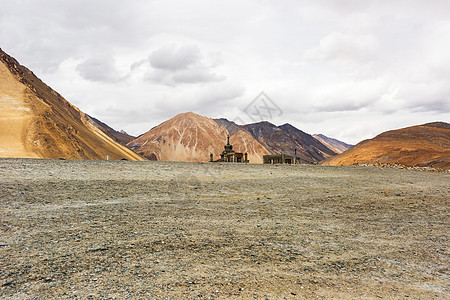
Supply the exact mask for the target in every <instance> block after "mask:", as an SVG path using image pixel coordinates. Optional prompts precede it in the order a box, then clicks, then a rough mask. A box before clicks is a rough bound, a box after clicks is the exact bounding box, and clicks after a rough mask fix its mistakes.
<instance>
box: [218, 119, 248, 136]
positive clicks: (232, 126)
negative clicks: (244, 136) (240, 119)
mask: <svg viewBox="0 0 450 300" xmlns="http://www.w3.org/2000/svg"><path fill="white" fill-rule="evenodd" d="M214 121H215V122H216V123H217V125H219V126H223V127H225V128H226V129H227V130H228V132H229V133H230V136H231V135H234V134H235V133H237V132H238V131H239V130H242V126H240V125H238V124H236V123H234V122H232V121H228V120H227V119H224V118H220V119H214Z"/></svg>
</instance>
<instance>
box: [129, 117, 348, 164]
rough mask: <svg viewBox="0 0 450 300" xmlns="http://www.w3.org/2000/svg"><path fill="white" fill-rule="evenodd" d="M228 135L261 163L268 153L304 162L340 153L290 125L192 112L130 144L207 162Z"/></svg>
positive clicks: (162, 156) (145, 151) (149, 154)
mask: <svg viewBox="0 0 450 300" xmlns="http://www.w3.org/2000/svg"><path fill="white" fill-rule="evenodd" d="M227 136H230V143H231V144H232V145H233V147H234V150H235V151H236V152H242V153H245V152H247V153H248V157H249V160H250V162H253V163H261V162H262V159H263V155H265V154H281V153H285V154H289V155H294V154H295V153H296V155H297V157H298V158H300V160H301V161H302V162H305V163H314V162H319V161H321V160H324V159H325V158H328V157H331V156H334V155H336V154H337V152H334V151H333V150H332V149H330V148H329V147H327V146H326V145H324V144H323V143H322V142H320V141H319V140H318V139H316V138H314V137H313V136H312V135H310V134H307V133H305V132H303V131H301V130H299V129H297V128H295V127H294V126H292V125H290V124H284V125H281V126H276V125H274V124H272V123H269V122H267V121H263V122H258V123H253V124H247V125H238V124H236V123H234V122H232V121H229V120H227V119H211V118H208V117H204V116H200V115H198V114H195V113H192V112H189V113H182V114H179V115H177V116H175V117H173V118H171V119H170V120H168V121H166V122H163V123H162V124H160V125H158V126H156V127H154V128H152V129H151V130H149V131H148V132H146V133H144V134H143V135H141V136H140V137H138V138H137V139H135V140H132V141H131V142H129V143H128V144H127V146H128V147H129V148H130V149H133V150H134V151H135V152H137V153H139V154H140V155H142V156H144V157H146V158H148V159H150V160H180V161H198V162H202V161H203V162H205V161H208V160H209V157H210V154H213V156H214V157H216V159H217V158H218V157H219V154H220V153H221V152H222V151H223V149H224V148H223V147H224V145H225V143H226V139H227ZM336 143H337V141H336ZM343 145H344V143H343Z"/></svg>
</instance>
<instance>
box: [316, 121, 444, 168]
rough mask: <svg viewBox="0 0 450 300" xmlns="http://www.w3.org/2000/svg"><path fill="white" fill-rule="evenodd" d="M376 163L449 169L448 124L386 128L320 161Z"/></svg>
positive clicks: (434, 123) (328, 163) (335, 163)
mask: <svg viewBox="0 0 450 300" xmlns="http://www.w3.org/2000/svg"><path fill="white" fill-rule="evenodd" d="M377 163H381V164H397V163H398V164H402V165H405V166H418V167H433V168H442V169H450V124H448V123H445V122H433V123H428V124H423V125H418V126H411V127H406V128H402V129H398V130H390V131H386V132H383V133H381V134H379V135H378V136H376V137H374V138H373V139H370V140H365V141H362V142H360V143H359V144H357V145H356V146H354V147H352V148H351V149H349V150H347V151H345V152H344V153H341V154H339V155H337V156H335V157H332V158H329V159H327V160H325V161H323V162H322V163H321V164H323V165H353V164H377Z"/></svg>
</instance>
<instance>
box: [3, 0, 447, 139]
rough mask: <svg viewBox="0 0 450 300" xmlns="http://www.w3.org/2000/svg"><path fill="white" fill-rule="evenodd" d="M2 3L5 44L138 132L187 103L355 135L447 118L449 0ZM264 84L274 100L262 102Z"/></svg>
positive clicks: (241, 117) (99, 113) (215, 113)
mask: <svg viewBox="0 0 450 300" xmlns="http://www.w3.org/2000/svg"><path fill="white" fill-rule="evenodd" d="M0 7H1V9H0V47H1V48H2V49H3V50H4V51H5V52H7V53H8V54H10V55H11V56H13V57H15V58H16V59H18V60H19V62H20V63H21V64H23V65H25V66H27V67H28V68H30V69H31V70H32V71H33V72H34V73H35V74H36V75H37V76H38V77H40V78H41V79H42V80H43V81H44V82H46V83H47V84H48V85H50V86H51V87H52V88H53V89H55V90H56V91H58V92H59V93H61V94H62V95H63V96H64V97H65V98H66V99H67V100H68V101H70V102H71V103H72V104H74V105H76V106H78V107H79V108H80V109H81V110H82V111H84V112H86V113H88V114H90V115H92V116H94V117H96V118H98V119H100V120H101V121H103V122H106V123H107V124H109V125H110V126H112V127H113V128H115V129H117V130H119V129H124V130H125V131H127V132H128V133H130V134H134V135H138V134H141V133H144V132H146V131H147V130H149V129H150V128H152V127H153V126H156V125H158V124H159V123H161V122H163V121H165V120H167V119H169V118H171V117H173V116H174V115H176V114H178V113H181V112H186V111H192V112H195V113H198V114H201V115H205V116H208V117H224V118H227V119H229V120H236V121H237V122H238V123H249V122H252V121H254V120H256V121H259V120H260V119H262V118H264V119H267V120H268V121H270V122H272V123H274V124H276V125H281V124H284V123H290V124H292V125H294V126H296V127H297V128H299V129H301V130H303V131H306V132H308V133H311V134H312V133H323V134H325V135H328V136H330V137H334V138H338V139H341V140H343V141H345V142H349V143H357V142H359V141H361V140H362V139H366V138H372V137H374V136H375V135H377V134H379V133H381V132H383V131H386V130H390V129H396V128H401V127H407V126H411V125H418V124H422V123H426V122H431V121H438V120H441V121H446V122H449V121H450V1H448V0H403V1H402V0H377V1H371V0H314V1H310V0H308V1H306V0H304V1H302V0H285V1H282V0H280V1H269V0H246V1H242V0H239V1H235V0H227V1H214V0H193V1H182V0H178V1H172V0H165V1H163V0H160V1H156V0H155V1H153V0H133V1H123V0H120V1H119V0H103V1H96V0H64V1H57V0H53V1H52V0H21V1H11V0H0ZM262 91H263V92H264V93H265V94H266V95H267V96H268V97H269V98H270V99H267V98H265V97H263V98H258V99H256V100H255V98H256V97H257V96H258V95H259V94H260V93H261V92H262ZM254 100H255V101H254ZM267 108H269V110H267ZM258 112H259V114H258Z"/></svg>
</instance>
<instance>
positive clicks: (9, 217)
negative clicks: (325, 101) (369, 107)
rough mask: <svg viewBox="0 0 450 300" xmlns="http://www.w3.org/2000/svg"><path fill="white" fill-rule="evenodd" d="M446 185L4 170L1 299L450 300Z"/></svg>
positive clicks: (266, 170)
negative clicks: (255, 299)
mask: <svg viewBox="0 0 450 300" xmlns="http://www.w3.org/2000/svg"><path fill="white" fill-rule="evenodd" d="M449 179H450V174H449V173H448V172H440V173H434V172H424V171H417V170H406V169H400V170H397V169H389V168H376V167H357V166H350V167H327V166H312V165H247V164H208V163H181V162H178V163H177V162H150V161H148V162H131V161H83V160H37V159H0V212H1V214H0V265H1V266H2V267H1V268H0V298H1V299H49V298H51V299H64V298H65V299H124V298H129V299H137V298H146V299H163V298H164V299H250V298H251V299H254V298H257V299H266V298H268V299H378V298H380V299H450V291H449V288H450V287H449V282H450V280H449V275H450V274H449V262H450V261H449V255H450V252H449V231H448V228H449V227H450V219H449V217H448V216H449V199H450V180H449Z"/></svg>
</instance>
